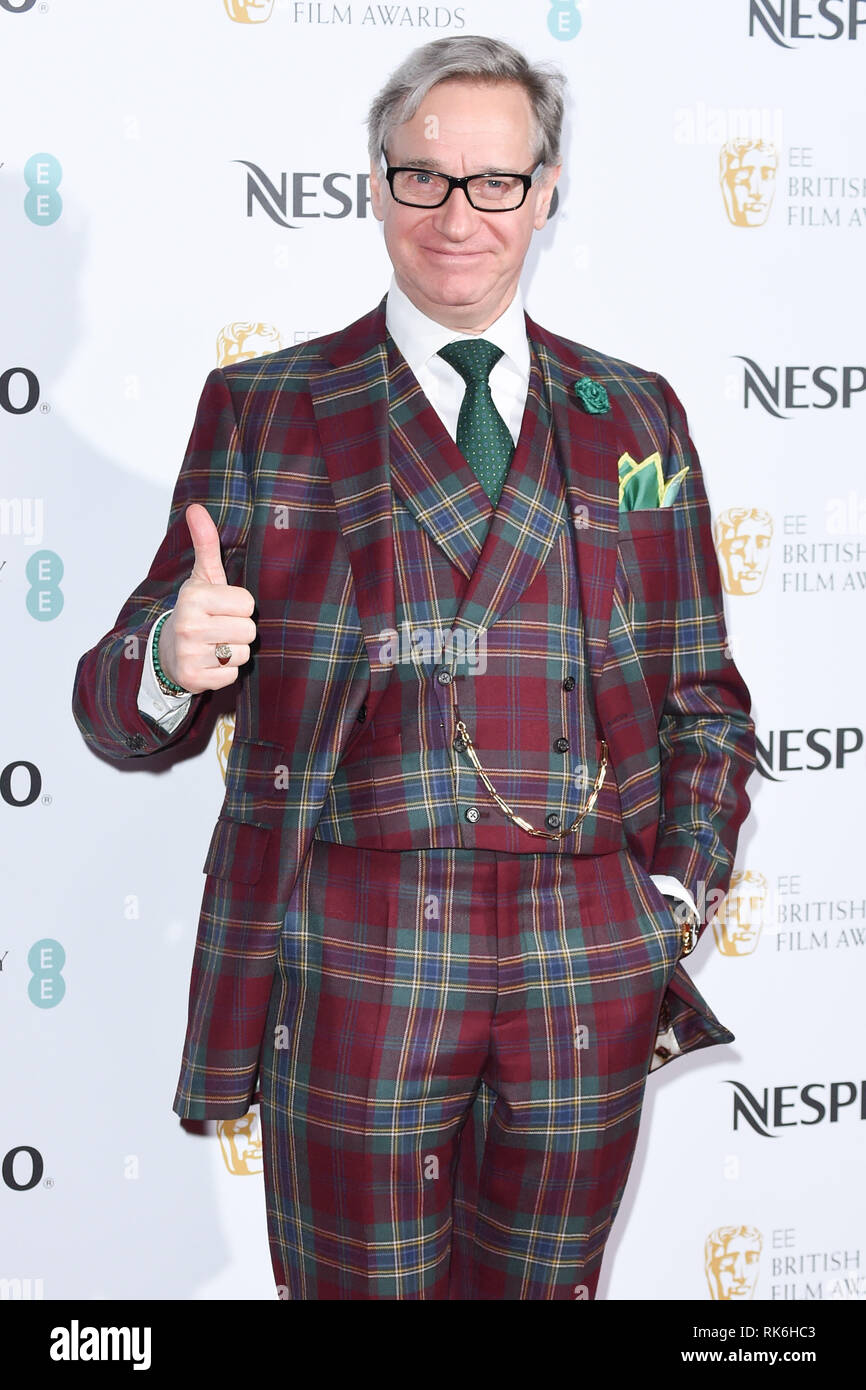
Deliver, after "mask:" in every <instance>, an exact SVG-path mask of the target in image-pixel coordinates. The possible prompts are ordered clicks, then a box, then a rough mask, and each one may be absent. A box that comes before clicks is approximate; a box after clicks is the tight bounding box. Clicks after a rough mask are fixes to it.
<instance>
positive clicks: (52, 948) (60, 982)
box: [27, 936, 66, 1009]
mask: <svg viewBox="0 0 866 1390" xmlns="http://www.w3.org/2000/svg"><path fill="white" fill-rule="evenodd" d="M27 964H28V965H29V966H30V969H31V970H32V971H33V979H32V980H31V981H30V983H29V985H28V986H27V993H28V994H29V996H30V1002H31V1004H35V1005H36V1007H37V1009H53V1008H55V1007H56V1005H58V1004H59V1003H60V1001H61V999H62V998H63V996H64V994H65V993H66V981H65V980H64V978H63V976H62V975H61V973H60V972H61V970H62V969H63V967H64V965H65V964H66V952H65V951H64V949H63V947H62V946H61V944H60V942H59V941H52V939H51V937H50V936H44V937H43V938H42V940H41V941H34V943H33V945H32V946H31V947H30V950H29V951H28V953H27Z"/></svg>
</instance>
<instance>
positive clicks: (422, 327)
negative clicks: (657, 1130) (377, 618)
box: [138, 275, 697, 1065]
mask: <svg viewBox="0 0 866 1390" xmlns="http://www.w3.org/2000/svg"><path fill="white" fill-rule="evenodd" d="M385 326H386V328H387V330H388V332H389V333H390V335H391V337H392V338H393V339H394V342H395V343H396V345H397V347H398V348H399V350H400V352H401V353H402V354H403V356H404V357H405V359H406V361H407V363H408V364H409V366H410V367H411V369H412V371H413V372H414V374H415V376H416V377H417V379H418V384H419V385H420V387H421V389H422V391H423V392H424V394H425V396H426V397H427V399H428V400H429V402H430V404H431V405H432V406H433V408H434V410H435V411H436V413H437V415H438V416H439V418H440V419H441V421H442V423H443V425H444V426H445V428H446V429H447V431H448V433H449V434H450V436H451V438H452V439H454V440H455V441H456V439H457V419H458V416H459V414H460V406H461V403H462V401H463V396H464V393H465V390H466V383H465V382H464V380H463V378H462V377H461V376H460V374H459V373H458V372H456V371H455V370H454V368H453V367H451V366H450V365H449V364H448V363H447V362H446V361H445V359H444V358H443V357H439V356H438V355H437V354H438V352H439V349H440V348H442V347H445V345H446V344H447V343H454V342H457V341H459V340H461V339H464V338H478V337H483V338H485V339H487V341H488V342H491V343H495V344H496V346H497V347H500V348H502V356H501V357H500V359H499V361H498V362H497V363H496V364H495V365H494V366H493V368H492V369H491V372H490V394H491V396H492V397H493V403H494V405H495V406H496V409H497V410H498V411H499V413H500V415H501V416H502V418H503V420H504V421H505V423H506V425H507V426H508V429H509V431H510V433H511V437H512V439H513V440H514V443H515V445H516V444H517V441H518V438H519V437H520V429H521V425H522V423H523V413H524V410H525V408H526V393H527V391H528V390H529V342H528V340H527V337H526V320H525V318H524V310H523V296H522V294H521V291H520V287H519V286H518V288H517V291H516V293H515V295H514V298H513V299H512V301H511V303H510V304H509V306H508V308H507V309H505V310H504V312H503V313H502V314H500V316H499V318H498V319H496V321H495V322H494V323H492V324H491V325H490V326H489V328H485V330H484V332H483V333H482V334H478V333H462V332H459V331H455V330H454V329H451V328H446V327H445V325H444V324H441V323H437V322H436V320H435V319H431V318H428V316H427V315H426V314H424V313H422V312H421V310H420V309H418V308H417V307H416V306H415V305H414V304H413V303H412V301H411V299H410V298H409V296H408V295H407V294H405V293H404V292H403V290H401V289H400V286H399V285H398V284H397V281H396V279H395V277H394V276H393V275H392V277H391V284H390V286H389V288H388V298H387V301H386V307H385ZM154 626H155V624H154ZM191 699H192V695H165V694H163V692H162V691H161V690H160V688H159V684H158V682H157V679H156V672H155V671H154V669H153V628H151V630H150V634H149V636H148V642H147V651H146V653H145V658H144V662H143V663H142V676H141V684H140V686H139V691H138V708H139V710H140V711H141V712H142V713H143V714H147V715H149V716H150V718H151V719H153V720H154V721H155V722H156V723H157V724H159V725H160V727H161V728H163V729H165V730H166V732H168V733H171V732H172V731H173V730H174V729H175V728H176V727H177V725H178V724H180V723H181V721H182V720H183V719H184V718H185V716H186V713H187V710H188V707H189V702H190V701H191ZM651 877H652V880H653V882H654V883H655V885H656V887H657V888H658V889H659V890H660V892H662V893H664V894H665V895H667V896H669V897H674V898H677V899H679V900H680V901H682V902H686V903H688V905H689V907H690V908H691V909H692V911H697V909H696V907H695V902H694V899H693V897H692V895H691V893H690V892H689V890H688V889H687V888H686V887H685V885H684V884H682V883H680V881H679V879H677V878H673V877H672V876H671V875H670V874H652V875H651ZM664 1041H665V1042H666V1043H667V1044H668V1046H669V1047H670V1050H671V1053H676V1052H679V1050H680V1049H679V1046H678V1044H677V1041H676V1038H675V1037H674V1036H673V1030H671V1031H670V1035H669V1036H668V1035H666V1036H665V1038H664ZM653 1065H658V1063H657V1062H656V1061H655V1059H654V1063H653Z"/></svg>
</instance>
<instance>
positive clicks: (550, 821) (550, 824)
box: [544, 811, 559, 830]
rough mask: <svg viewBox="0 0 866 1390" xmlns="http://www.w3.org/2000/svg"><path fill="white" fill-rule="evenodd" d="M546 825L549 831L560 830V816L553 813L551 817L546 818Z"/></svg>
mask: <svg viewBox="0 0 866 1390" xmlns="http://www.w3.org/2000/svg"><path fill="white" fill-rule="evenodd" d="M544 824H545V825H546V826H547V828H548V830H558V829H559V816H558V815H557V814H556V812H555V811H551V813H550V815H549V816H545V817H544Z"/></svg>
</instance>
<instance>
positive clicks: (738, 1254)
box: [704, 1226, 763, 1303]
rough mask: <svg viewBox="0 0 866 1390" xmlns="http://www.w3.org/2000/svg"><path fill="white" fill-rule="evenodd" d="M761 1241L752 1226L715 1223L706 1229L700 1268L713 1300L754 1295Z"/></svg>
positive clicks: (759, 1235) (752, 1296)
mask: <svg viewBox="0 0 866 1390" xmlns="http://www.w3.org/2000/svg"><path fill="white" fill-rule="evenodd" d="M762 1243H763V1240H762V1236H761V1232H760V1231H759V1230H758V1229H757V1227H756V1226H719V1227H718V1229H717V1230H715V1231H711V1232H710V1234H709V1235H708V1236H707V1243H706V1245H705V1247H704V1269H705V1271H706V1276H707V1283H708V1284H709V1286H710V1298H711V1299H712V1300H713V1302H714V1303H715V1302H733V1301H735V1300H736V1301H739V1300H740V1299H744V1298H754V1296H755V1285H756V1284H757V1282H758V1267H759V1265H760V1260H761V1245H762Z"/></svg>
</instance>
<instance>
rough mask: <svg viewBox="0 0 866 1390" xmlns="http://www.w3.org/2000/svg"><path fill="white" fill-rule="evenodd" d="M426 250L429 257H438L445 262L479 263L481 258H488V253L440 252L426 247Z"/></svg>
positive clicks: (432, 247) (434, 248)
mask: <svg viewBox="0 0 866 1390" xmlns="http://www.w3.org/2000/svg"><path fill="white" fill-rule="evenodd" d="M424 250H425V251H426V252H427V255H428V256H438V257H439V259H440V260H445V261H477V260H478V259H479V257H480V256H486V255H487V252H486V251H439V250H437V249H436V247H435V246H425V247H424Z"/></svg>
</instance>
